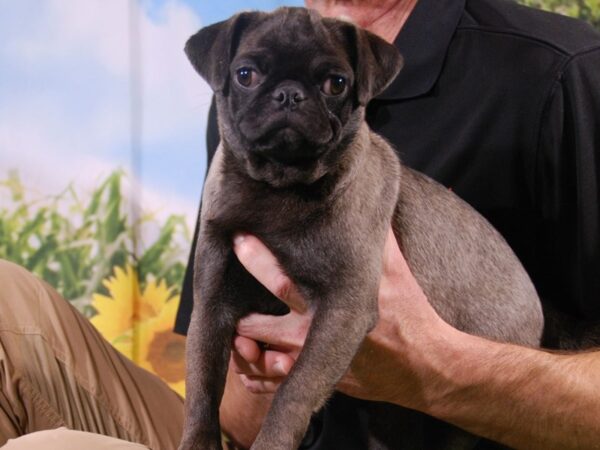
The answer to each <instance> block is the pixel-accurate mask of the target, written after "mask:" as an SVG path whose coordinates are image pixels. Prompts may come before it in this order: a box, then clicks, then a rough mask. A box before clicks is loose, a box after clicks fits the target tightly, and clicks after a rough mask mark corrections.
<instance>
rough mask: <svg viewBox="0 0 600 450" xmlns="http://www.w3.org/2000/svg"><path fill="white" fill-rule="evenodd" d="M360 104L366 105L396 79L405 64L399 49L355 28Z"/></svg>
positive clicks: (357, 84) (357, 83)
mask: <svg viewBox="0 0 600 450" xmlns="http://www.w3.org/2000/svg"><path fill="white" fill-rule="evenodd" d="M355 32H356V45H357V55H356V56H357V61H356V69H355V71H356V87H357V96H358V102H359V103H360V104H361V105H366V104H367V103H368V102H369V100H371V99H372V98H373V97H375V96H376V95H378V94H380V93H381V92H383V91H384V90H385V88H387V87H388V86H389V85H390V83H391V82H392V81H394V79H395V78H396V76H397V75H398V73H399V72H400V69H402V66H403V64H404V59H403V58H402V56H401V55H400V52H398V49H397V48H396V47H395V46H394V45H392V44H390V43H388V42H386V41H385V40H383V39H382V38H380V37H379V36H376V35H375V34H373V33H371V32H369V31H367V30H363V29H360V28H355Z"/></svg>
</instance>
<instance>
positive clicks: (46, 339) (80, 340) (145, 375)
mask: <svg viewBox="0 0 600 450" xmlns="http://www.w3.org/2000/svg"><path fill="white" fill-rule="evenodd" d="M60 426H66V427H67V428H70V429H73V430H81V431H89V432H93V433H99V434H104V435H107V436H113V437H116V438H120V439H125V440H128V441H132V442H138V443H141V444H144V445H147V446H148V447H150V448H152V449H153V450H163V449H164V450H169V449H174V448H177V445H178V443H179V439H180V436H181V432H182V427H183V400H182V399H181V398H180V397H179V396H178V395H177V394H176V393H175V392H173V391H172V390H171V389H169V387H168V386H167V385H166V384H165V383H163V382H162V381H161V380H160V379H159V378H158V377H156V376H154V375H153V374H151V373H149V372H147V371H145V370H144V369H142V368H140V367H138V366H136V365H135V364H133V363H132V362H131V361H129V360H128V359H127V358H125V357H124V356H122V355H121V354H120V353H118V352H117V351H116V350H115V349H114V348H113V347H111V346H110V344H109V343H108V342H106V341H105V340H104V339H103V338H102V337H101V336H100V334H99V333H98V332H97V331H96V330H95V329H94V327H93V326H92V325H91V323H90V322H89V321H88V320H87V319H86V318H84V317H83V316H82V315H81V314H79V312H78V311H77V310H75V308H73V307H72V306H71V305H70V304H69V303H68V302H66V301H65V300H64V299H63V298H61V297H60V296H59V295H58V294H57V293H56V292H55V291H54V290H53V289H52V288H51V287H50V286H48V285H47V284H46V283H44V282H43V281H40V280H39V279H37V278H36V277H34V276H33V275H32V274H30V273H29V272H27V271H26V270H25V269H23V268H21V267H19V266H16V265H15V264H12V263H9V262H6V261H1V260H0V445H2V444H4V442H6V440H7V439H9V438H11V437H16V436H20V435H23V434H26V433H30V432H33V431H39V430H46V429H53V428H57V427H60Z"/></svg>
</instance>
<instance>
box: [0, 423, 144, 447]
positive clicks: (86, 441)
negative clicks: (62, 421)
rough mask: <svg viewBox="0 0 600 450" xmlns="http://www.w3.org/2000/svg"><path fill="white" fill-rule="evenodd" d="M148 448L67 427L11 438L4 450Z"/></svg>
mask: <svg viewBox="0 0 600 450" xmlns="http://www.w3.org/2000/svg"><path fill="white" fill-rule="evenodd" d="M81 449H85V450H147V449H148V447H146V446H144V445H141V444H134V443H133V442H128V441H123V440H121V439H116V438H112V437H108V436H103V435H100V434H93V433H86V432H83V431H74V430H69V429H67V428H63V427H61V428H57V429H56V430H47V431H37V432H35V433H30V434H27V435H25V436H22V437H20V438H17V439H11V440H9V441H8V443H7V444H6V445H5V446H4V447H2V450H81Z"/></svg>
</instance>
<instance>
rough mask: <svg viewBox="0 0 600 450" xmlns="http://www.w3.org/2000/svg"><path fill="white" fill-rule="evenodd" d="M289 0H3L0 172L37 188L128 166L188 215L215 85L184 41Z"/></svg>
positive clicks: (156, 202) (90, 180) (152, 192)
mask: <svg viewBox="0 0 600 450" xmlns="http://www.w3.org/2000/svg"><path fill="white" fill-rule="evenodd" d="M282 3H286V4H296V5H298V4H300V2H298V1H292V2H278V1H253V2H248V1H245V2H242V1H232V2H220V3H219V4H215V2H208V1H192V0H188V1H183V0H140V1H136V0H129V1H125V0H86V1H79V0H42V1H40V0H19V1H18V2H15V1H13V0H0V11H2V14H0V67H1V68H2V70H1V71H0V178H3V177H5V176H6V171H7V170H10V169H17V170H18V171H19V174H20V175H21V178H22V180H23V181H24V184H25V185H26V186H27V187H28V188H31V189H33V190H36V191H38V192H40V193H43V192H48V193H57V192H59V191H60V190H61V189H64V188H65V187H66V185H67V184H68V183H69V182H73V184H74V186H76V187H78V188H83V189H91V188H92V187H93V186H96V185H97V183H98V180H100V179H103V178H104V177H105V176H106V175H107V174H108V173H110V172H112V171H113V170H114V169H115V168H117V167H122V168H124V169H126V171H127V172H128V173H130V174H131V175H135V176H130V178H131V179H132V180H139V181H140V183H137V182H135V181H134V183H133V184H134V185H136V186H141V187H140V188H139V189H140V190H138V192H141V193H142V206H143V207H148V206H149V207H150V208H151V209H152V210H153V211H155V212H158V213H159V214H160V211H161V210H163V212H164V214H165V215H167V214H172V213H177V214H186V215H187V216H188V218H189V221H190V223H191V222H192V221H193V219H194V214H195V211H196V207H197V203H198V199H199V196H200V192H201V187H202V181H203V177H204V173H205V170H206V169H205V137H204V136H205V123H206V116H207V112H208V107H209V104H210V99H211V92H210V89H209V88H208V86H207V85H206V83H204V81H203V80H201V79H200V77H198V76H197V75H196V74H195V72H194V71H193V69H192V68H191V66H190V65H189V63H188V62H187V60H186V58H185V56H184V54H183V51H182V49H183V45H184V43H185V41H186V39H187V38H188V37H189V36H190V35H191V34H192V33H194V32H195V31H197V30H198V29H199V28H200V27H201V26H203V25H206V24H208V23H211V22H214V21H217V20H222V19H224V18H226V17H228V16H229V15H231V14H232V13H234V12H235V11H236V10H240V9H272V8H274V7H276V6H279V5H280V4H282ZM132 148H134V149H140V150H141V152H140V154H138V155H137V156H135V153H133V152H132Z"/></svg>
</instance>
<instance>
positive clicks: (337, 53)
mask: <svg viewBox="0 0 600 450" xmlns="http://www.w3.org/2000/svg"><path fill="white" fill-rule="evenodd" d="M340 38H341V36H339V35H338V34H337V33H336V32H335V31H334V30H332V29H329V28H328V27H327V26H325V24H324V22H323V20H322V18H321V17H320V16H319V15H318V14H317V13H316V12H314V11H310V10H306V9H302V8H285V9H281V10H279V12H278V13H276V14H270V15H268V16H266V17H264V18H263V20H258V21H255V22H254V23H253V24H251V25H250V26H248V27H247V28H246V29H245V30H244V31H243V32H242V33H241V36H239V41H238V42H237V45H236V48H235V49H234V54H233V55H232V57H233V59H235V58H236V57H239V56H240V55H241V56H243V55H251V56H255V57H261V58H268V59H271V60H283V61H282V62H285V64H286V65H287V66H288V67H292V66H301V67H305V65H306V63H308V62H311V61H312V60H313V59H314V58H316V57H320V58H325V57H329V58H330V59H331V60H332V61H337V62H338V63H341V62H343V61H346V60H347V59H348V53H347V48H346V47H347V45H345V42H343V40H342V39H340Z"/></svg>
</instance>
